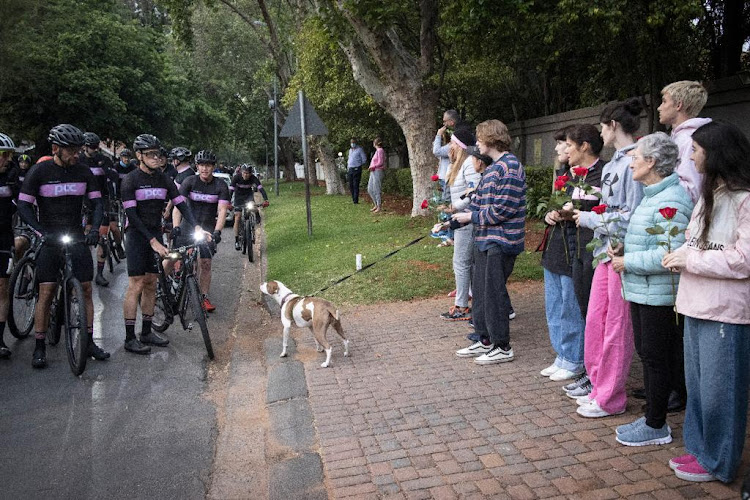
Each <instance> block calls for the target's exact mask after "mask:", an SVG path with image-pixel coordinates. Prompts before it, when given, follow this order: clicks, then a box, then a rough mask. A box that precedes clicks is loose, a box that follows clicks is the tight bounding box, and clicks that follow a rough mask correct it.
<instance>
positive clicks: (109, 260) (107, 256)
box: [102, 240, 115, 274]
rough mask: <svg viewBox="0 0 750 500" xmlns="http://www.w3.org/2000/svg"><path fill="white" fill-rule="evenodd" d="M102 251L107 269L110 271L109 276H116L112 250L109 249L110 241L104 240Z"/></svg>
mask: <svg viewBox="0 0 750 500" xmlns="http://www.w3.org/2000/svg"><path fill="white" fill-rule="evenodd" d="M102 251H103V252H104V260H105V261H106V262H107V268H108V269H109V274H114V272H115V264H114V262H113V261H112V249H111V248H110V247H109V241H107V240H104V245H102Z"/></svg>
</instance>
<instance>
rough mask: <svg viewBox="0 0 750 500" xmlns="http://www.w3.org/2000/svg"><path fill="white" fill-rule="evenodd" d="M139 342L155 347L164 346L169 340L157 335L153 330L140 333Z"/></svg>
mask: <svg viewBox="0 0 750 500" xmlns="http://www.w3.org/2000/svg"><path fill="white" fill-rule="evenodd" d="M141 343H142V344H146V345H155V346H157V347H164V346H165V345H167V344H169V340H167V339H165V338H163V337H160V336H158V335H157V334H156V333H154V332H149V333H148V334H146V335H143V334H141Z"/></svg>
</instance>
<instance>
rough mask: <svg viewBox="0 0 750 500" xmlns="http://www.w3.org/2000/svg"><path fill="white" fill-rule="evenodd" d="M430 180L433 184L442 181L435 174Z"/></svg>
mask: <svg viewBox="0 0 750 500" xmlns="http://www.w3.org/2000/svg"><path fill="white" fill-rule="evenodd" d="M430 180H431V181H432V182H436V181H438V180H440V177H438V174H433V175H432V177H430Z"/></svg>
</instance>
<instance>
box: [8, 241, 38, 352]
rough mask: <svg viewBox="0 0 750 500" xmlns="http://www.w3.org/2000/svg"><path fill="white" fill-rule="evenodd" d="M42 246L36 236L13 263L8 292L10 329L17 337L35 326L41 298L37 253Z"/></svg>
mask: <svg viewBox="0 0 750 500" xmlns="http://www.w3.org/2000/svg"><path fill="white" fill-rule="evenodd" d="M41 246H42V240H41V239H40V238H34V239H33V240H32V242H31V245H30V246H29V248H28V249H27V250H26V253H25V254H24V255H23V257H21V259H20V260H19V261H18V262H16V263H15V264H14V265H13V272H12V273H11V275H10V281H9V285H10V286H9V289H10V293H9V294H8V300H9V304H8V329H9V330H10V333H11V335H13V336H14V337H15V338H17V339H22V338H25V337H27V336H28V335H29V333H31V328H32V327H33V326H34V310H35V309H36V303H37V300H38V299H39V290H38V289H36V287H35V286H34V285H35V282H34V280H35V271H36V266H35V263H36V254H37V252H39V249H40V248H41Z"/></svg>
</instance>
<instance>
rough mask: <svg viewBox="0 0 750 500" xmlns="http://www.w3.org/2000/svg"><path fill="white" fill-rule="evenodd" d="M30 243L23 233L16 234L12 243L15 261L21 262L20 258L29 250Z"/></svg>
mask: <svg viewBox="0 0 750 500" xmlns="http://www.w3.org/2000/svg"><path fill="white" fill-rule="evenodd" d="M30 244H31V243H30V241H29V238H28V236H26V235H24V234H23V233H20V232H19V233H18V235H17V236H16V238H15V240H14V241H13V246H14V247H15V249H16V260H17V261H18V260H21V257H23V254H25V253H26V250H28V249H29V245H30Z"/></svg>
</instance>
